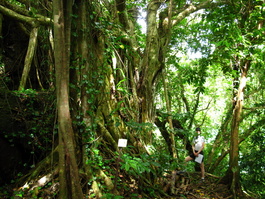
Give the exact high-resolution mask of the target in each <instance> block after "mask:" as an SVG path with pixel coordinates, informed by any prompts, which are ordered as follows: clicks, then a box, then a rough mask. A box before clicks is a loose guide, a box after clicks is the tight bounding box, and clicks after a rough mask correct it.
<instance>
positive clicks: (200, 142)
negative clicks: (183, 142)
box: [193, 135, 205, 151]
mask: <svg viewBox="0 0 265 199" xmlns="http://www.w3.org/2000/svg"><path fill="white" fill-rule="evenodd" d="M204 142H205V139H204V137H203V136H201V135H199V136H198V137H196V138H195V139H194V141H193V143H194V150H195V151H199V150H200V149H201V148H202V146H203V143H204Z"/></svg>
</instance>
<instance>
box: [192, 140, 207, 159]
mask: <svg viewBox="0 0 265 199" xmlns="http://www.w3.org/2000/svg"><path fill="white" fill-rule="evenodd" d="M204 145H205V142H203V143H202V147H201V148H200V150H199V151H198V152H197V153H194V155H195V156H198V155H199V154H200V152H201V151H202V150H203V149H204Z"/></svg>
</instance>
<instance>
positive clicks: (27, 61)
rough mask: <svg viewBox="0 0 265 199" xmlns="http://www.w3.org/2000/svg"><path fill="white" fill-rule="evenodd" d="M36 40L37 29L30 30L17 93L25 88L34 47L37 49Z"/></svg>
mask: <svg viewBox="0 0 265 199" xmlns="http://www.w3.org/2000/svg"><path fill="white" fill-rule="evenodd" d="M37 38H38V28H37V27H35V28H32V30H31V32H30V37H29V45H28V51H27V54H26V57H25V64H24V69H23V73H22V77H21V80H20V85H19V88H18V90H19V91H21V90H24V89H25V87H26V83H27V79H28V75H29V71H30V68H31V64H32V60H33V57H34V54H35V51H36V47H37Z"/></svg>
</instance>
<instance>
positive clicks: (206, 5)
mask: <svg viewBox="0 0 265 199" xmlns="http://www.w3.org/2000/svg"><path fill="white" fill-rule="evenodd" d="M212 2H213V0H207V1H205V2H203V3H200V4H198V5H194V4H189V5H187V7H186V8H185V9H184V10H183V11H182V12H180V13H178V14H177V15H176V18H175V19H174V20H172V23H173V26H174V25H176V24H178V23H179V22H180V21H182V20H183V19H184V18H185V17H187V16H188V15H190V14H191V13H193V12H196V11H198V10H200V9H204V8H209V7H212V6H213V5H218V4H220V3H212Z"/></svg>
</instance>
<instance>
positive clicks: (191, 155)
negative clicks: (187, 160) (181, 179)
mask: <svg viewBox="0 0 265 199" xmlns="http://www.w3.org/2000/svg"><path fill="white" fill-rule="evenodd" d="M195 152H197V151H195ZM200 154H202V155H203V151H201V152H200ZM190 157H191V158H192V159H193V160H195V158H196V156H195V155H194V154H193V153H191V154H190ZM203 160H204V157H203V159H202V161H203Z"/></svg>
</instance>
